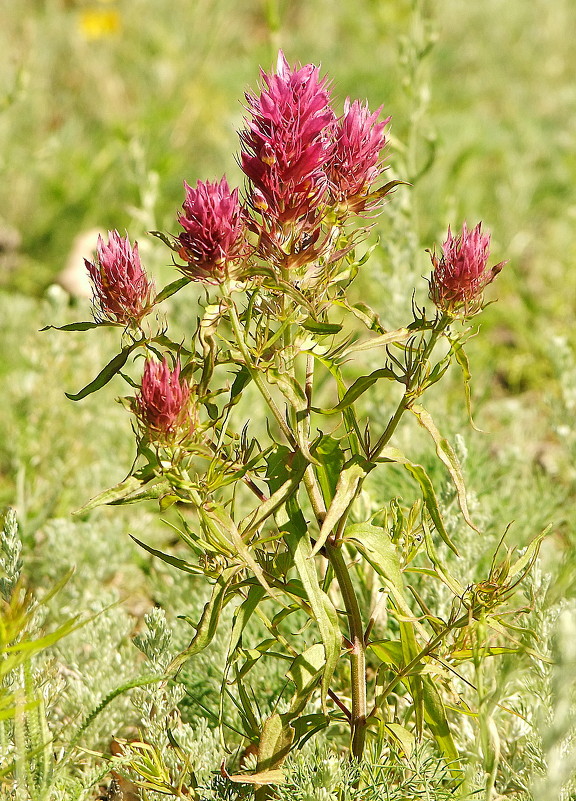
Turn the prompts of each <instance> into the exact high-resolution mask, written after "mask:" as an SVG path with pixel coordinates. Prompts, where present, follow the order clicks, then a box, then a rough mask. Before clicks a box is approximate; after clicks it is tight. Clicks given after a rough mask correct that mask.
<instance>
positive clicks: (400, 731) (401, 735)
mask: <svg viewBox="0 0 576 801" xmlns="http://www.w3.org/2000/svg"><path fill="white" fill-rule="evenodd" d="M386 730H387V731H388V732H390V734H391V735H392V737H393V739H394V740H395V741H396V742H397V743H398V744H399V745H400V747H401V748H402V750H403V751H404V753H405V754H406V756H407V757H410V756H411V755H412V752H413V751H414V748H415V746H416V738H415V737H414V735H413V734H412V732H410V731H408V729H406V728H405V727H404V726H401V725H400V723H387V724H386Z"/></svg>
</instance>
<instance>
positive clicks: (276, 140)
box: [240, 51, 336, 230]
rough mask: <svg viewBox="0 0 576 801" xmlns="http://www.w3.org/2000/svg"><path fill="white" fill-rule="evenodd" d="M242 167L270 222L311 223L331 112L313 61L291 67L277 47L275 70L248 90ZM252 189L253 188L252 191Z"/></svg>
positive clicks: (322, 186) (321, 187) (320, 192)
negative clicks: (254, 91)
mask: <svg viewBox="0 0 576 801" xmlns="http://www.w3.org/2000/svg"><path fill="white" fill-rule="evenodd" d="M246 101H247V111H248V113H249V116H248V117H247V118H246V121H245V123H246V124H245V128H244V130H242V131H240V141H241V143H242V153H241V167H242V170H243V171H244V173H245V175H246V176H247V177H248V179H249V181H250V183H251V193H252V196H253V197H256V198H258V205H257V206H256V208H258V209H259V210H260V211H261V212H262V214H263V215H264V216H265V218H266V221H267V225H268V227H269V228H274V227H277V228H279V229H282V228H283V227H284V226H292V227H295V228H296V229H298V230H300V229H303V228H306V229H307V228H310V227H311V226H312V227H313V226H314V225H315V223H316V220H315V217H316V216H317V214H318V213H319V211H320V207H321V206H322V204H323V199H324V196H325V194H326V189H327V181H326V173H325V166H326V163H327V162H328V160H329V159H330V157H331V155H332V151H333V147H334V145H333V142H332V129H333V125H334V121H335V119H336V116H335V114H334V112H333V111H332V109H331V108H330V92H329V89H328V86H327V82H326V79H325V78H321V77H320V71H319V69H318V67H315V66H314V65H313V64H306V65H305V66H304V67H301V66H295V67H290V66H289V64H288V62H287V61H286V59H285V57H284V53H282V51H280V53H279V54H278V65H277V68H276V72H275V73H272V74H266V73H264V72H263V73H262V84H261V87H260V93H259V94H247V95H246ZM256 193H257V194H256Z"/></svg>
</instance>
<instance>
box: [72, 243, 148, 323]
mask: <svg viewBox="0 0 576 801" xmlns="http://www.w3.org/2000/svg"><path fill="white" fill-rule="evenodd" d="M84 263H85V265H86V269H87V270H88V274H89V276H90V281H91V283H92V293H93V305H94V318H95V319H96V320H98V321H104V320H106V321H108V322H111V323H118V324H120V325H125V326H127V325H131V326H136V325H138V323H139V322H140V320H141V319H142V318H143V317H144V315H146V314H148V312H149V311H150V310H151V308H152V299H153V296H154V294H155V288H154V283H153V281H150V280H149V279H148V276H147V275H146V271H145V270H144V269H143V267H142V264H141V263H140V256H139V254H138V244H137V243H136V242H135V243H134V247H132V246H131V245H130V240H129V239H128V237H127V236H126V237H121V236H120V234H119V233H118V231H109V232H108V244H107V245H105V244H104V241H103V239H102V237H101V236H99V237H98V246H97V258H96V260H95V261H94V262H90V261H88V260H87V259H85V260H84Z"/></svg>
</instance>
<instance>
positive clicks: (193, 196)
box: [178, 177, 248, 284]
mask: <svg viewBox="0 0 576 801" xmlns="http://www.w3.org/2000/svg"><path fill="white" fill-rule="evenodd" d="M184 187H185V189H186V198H185V200H184V203H183V204H182V208H183V209H184V214H180V215H179V217H178V222H179V223H180V225H181V226H182V228H183V229H184V232H183V233H181V234H180V235H179V236H178V243H179V245H180V248H179V255H180V257H181V258H182V259H184V261H185V262H186V266H185V267H181V268H180V269H181V270H182V272H183V273H184V275H186V276H188V277H189V278H191V279H192V280H196V281H205V282H207V283H211V284H217V283H220V282H221V281H223V280H224V279H225V278H228V277H230V276H234V275H235V273H236V272H237V271H238V263H239V262H242V261H243V260H244V259H245V258H246V256H247V252H248V247H247V240H246V231H245V225H244V213H243V210H242V207H241V205H240V201H239V198H238V190H237V189H234V190H233V191H232V192H231V191H230V187H229V186H228V182H227V180H226V178H225V177H224V178H222V180H221V181H220V183H217V182H216V181H215V182H214V183H210V181H198V183H197V185H196V189H194V188H193V187H191V186H189V185H188V184H187V183H186V182H184Z"/></svg>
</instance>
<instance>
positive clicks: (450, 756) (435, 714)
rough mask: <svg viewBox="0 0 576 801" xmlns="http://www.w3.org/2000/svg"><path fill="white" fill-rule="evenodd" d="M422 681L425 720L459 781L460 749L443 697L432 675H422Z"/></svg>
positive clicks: (451, 770)
mask: <svg viewBox="0 0 576 801" xmlns="http://www.w3.org/2000/svg"><path fill="white" fill-rule="evenodd" d="M421 681H422V694H423V698H424V720H425V721H426V724H427V726H428V728H429V729H430V731H431V732H432V735H433V737H434V739H435V740H436V742H437V743H438V746H439V748H440V750H441V751H442V754H443V755H444V758H445V760H446V762H447V764H448V770H449V771H450V773H451V775H452V778H453V779H455V780H456V781H459V780H461V779H462V769H461V767H460V762H459V756H458V750H457V748H456V745H455V743H454V738H453V737H452V734H451V732H450V726H449V725H448V719H447V718H446V710H445V708H444V703H443V701H442V697H441V696H440V693H439V691H438V689H437V687H436V685H435V683H434V680H433V678H432V677H431V676H422V677H421Z"/></svg>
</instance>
